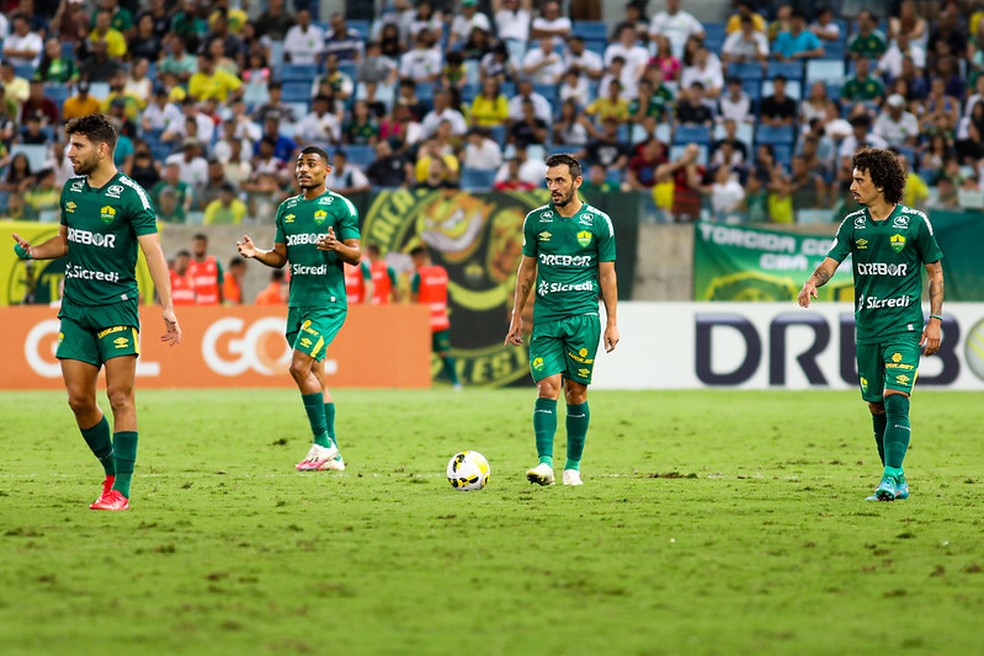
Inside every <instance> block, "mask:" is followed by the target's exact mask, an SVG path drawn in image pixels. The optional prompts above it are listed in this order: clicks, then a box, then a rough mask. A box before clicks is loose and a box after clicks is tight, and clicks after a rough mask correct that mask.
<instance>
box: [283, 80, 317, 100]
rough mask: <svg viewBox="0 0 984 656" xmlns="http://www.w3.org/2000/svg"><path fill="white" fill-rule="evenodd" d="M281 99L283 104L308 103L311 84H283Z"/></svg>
mask: <svg viewBox="0 0 984 656" xmlns="http://www.w3.org/2000/svg"><path fill="white" fill-rule="evenodd" d="M282 98H283V101H284V102H285V103H295V102H304V103H306V102H309V101H310V100H311V82H310V81H307V82H302V81H300V80H295V81H292V82H284V86H283V96H282Z"/></svg>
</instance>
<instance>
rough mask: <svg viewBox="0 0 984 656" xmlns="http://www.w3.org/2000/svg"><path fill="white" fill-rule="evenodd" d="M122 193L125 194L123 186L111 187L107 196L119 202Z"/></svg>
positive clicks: (107, 191)
mask: <svg viewBox="0 0 984 656" xmlns="http://www.w3.org/2000/svg"><path fill="white" fill-rule="evenodd" d="M122 193H123V185H110V186H109V188H108V189H107V190H106V195H107V196H109V197H110V198H116V199H117V200H118V199H119V197H120V194H122Z"/></svg>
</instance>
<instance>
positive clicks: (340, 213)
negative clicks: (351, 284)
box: [274, 191, 359, 308]
mask: <svg viewBox="0 0 984 656" xmlns="http://www.w3.org/2000/svg"><path fill="white" fill-rule="evenodd" d="M329 227H331V228H334V229H335V237H336V239H338V240H340V241H345V240H347V239H359V212H358V210H356V209H355V205H353V204H352V202H351V201H350V200H349V199H348V198H346V197H345V196H342V195H340V194H336V193H335V192H333V191H326V192H325V193H323V194H321V195H320V196H318V197H317V198H314V199H311V200H305V199H304V196H294V197H293V198H288V199H287V200H285V201H284V202H282V203H281V204H280V207H279V208H277V236H276V237H275V238H274V241H275V242H276V243H278V244H286V245H287V260H288V261H289V262H290V298H289V300H288V302H287V304H288V305H289V306H290V307H321V308H326V307H329V306H331V307H342V308H345V307H347V305H348V303H347V300H346V297H345V271H344V262H342V260H341V258H339V257H338V255H337V254H336V253H331V252H329V251H319V250H318V247H317V242H318V239H319V238H320V237H321V236H322V235H325V234H327V233H328V228H329Z"/></svg>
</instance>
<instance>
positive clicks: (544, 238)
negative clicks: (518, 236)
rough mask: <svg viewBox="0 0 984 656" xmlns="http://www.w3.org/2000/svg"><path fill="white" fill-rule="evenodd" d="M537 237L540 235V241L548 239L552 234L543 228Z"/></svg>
mask: <svg viewBox="0 0 984 656" xmlns="http://www.w3.org/2000/svg"><path fill="white" fill-rule="evenodd" d="M539 237H540V241H550V238H551V237H553V235H552V234H550V233H549V232H547V231H546V230H544V231H543V232H541V233H540V234H539Z"/></svg>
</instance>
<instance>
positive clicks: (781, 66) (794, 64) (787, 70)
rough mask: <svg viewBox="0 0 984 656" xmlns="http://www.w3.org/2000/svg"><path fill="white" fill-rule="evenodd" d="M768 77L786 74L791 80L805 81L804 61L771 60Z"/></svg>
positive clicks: (767, 72) (767, 71)
mask: <svg viewBox="0 0 984 656" xmlns="http://www.w3.org/2000/svg"><path fill="white" fill-rule="evenodd" d="M765 75H766V77H767V78H769V79H771V78H774V77H776V76H777V75H784V76H785V77H786V79H787V80H788V81H790V82H792V81H793V80H797V81H799V82H802V81H803V62H798V61H789V62H780V61H770V62H769V66H768V68H767V69H766V74H765Z"/></svg>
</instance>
